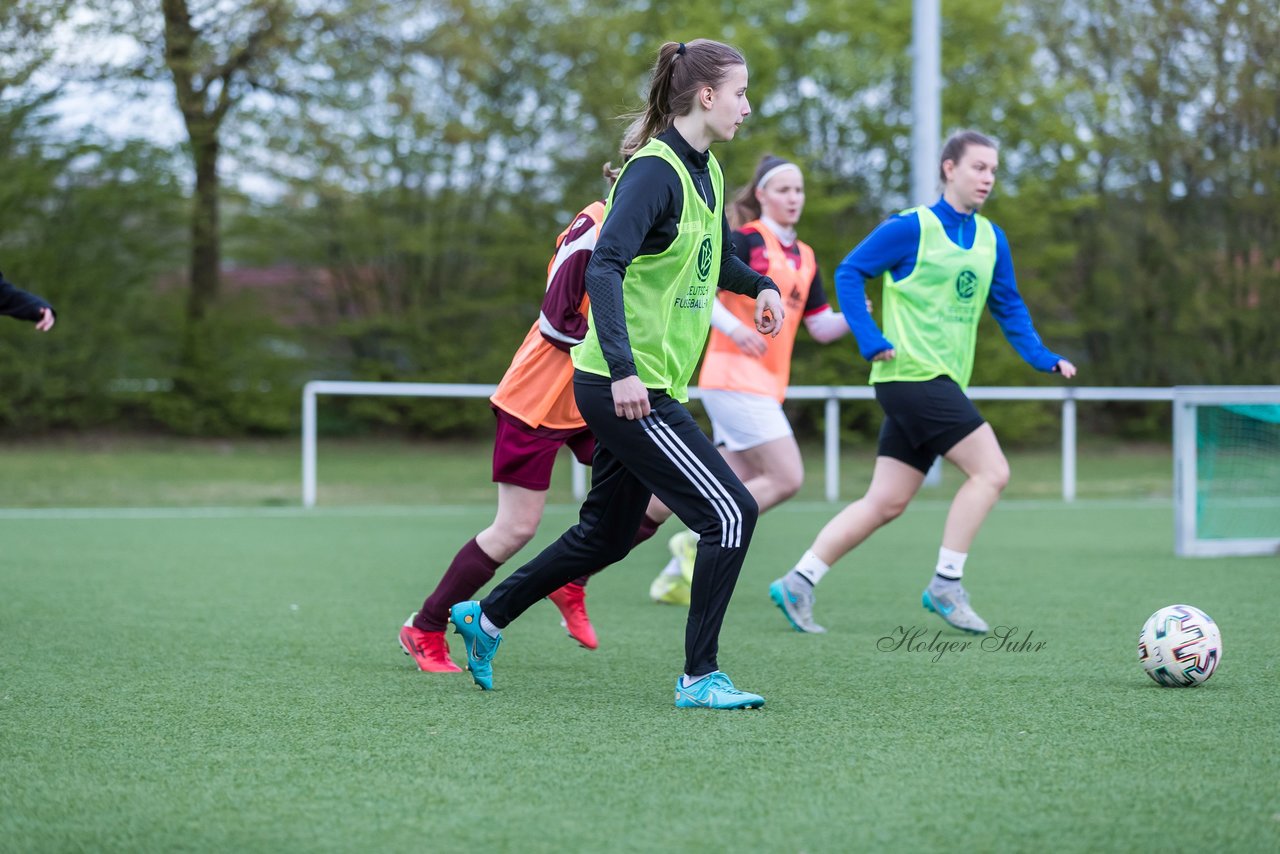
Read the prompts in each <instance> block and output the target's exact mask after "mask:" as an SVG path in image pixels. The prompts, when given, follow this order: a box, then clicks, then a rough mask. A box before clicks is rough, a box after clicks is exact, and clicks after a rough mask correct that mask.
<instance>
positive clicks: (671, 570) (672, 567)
mask: <svg viewBox="0 0 1280 854" xmlns="http://www.w3.org/2000/svg"><path fill="white" fill-rule="evenodd" d="M660 574H661V575H680V558H678V557H673V558H672V559H671V560H669V561H667V565H666V566H664V567H663V568H662V572H661V573H660Z"/></svg>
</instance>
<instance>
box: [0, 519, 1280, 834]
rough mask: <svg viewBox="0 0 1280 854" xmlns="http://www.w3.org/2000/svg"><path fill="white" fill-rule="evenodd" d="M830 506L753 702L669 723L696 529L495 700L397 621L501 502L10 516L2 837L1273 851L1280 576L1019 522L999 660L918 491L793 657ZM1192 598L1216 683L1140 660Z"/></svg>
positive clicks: (741, 596) (544, 621) (532, 650)
mask: <svg viewBox="0 0 1280 854" xmlns="http://www.w3.org/2000/svg"><path fill="white" fill-rule="evenodd" d="M573 509H574V508H572V507H568V506H564V505H558V506H555V507H553V508H551V510H550V512H549V513H548V518H547V519H546V520H545V522H544V524H543V527H542V529H541V530H540V531H539V535H538V537H537V539H536V540H535V543H534V544H533V545H531V546H530V547H529V549H527V550H526V551H525V552H523V553H522V555H521V556H520V557H528V556H531V555H532V554H533V553H534V549H535V548H536V547H540V546H541V545H543V544H545V543H546V542H548V541H549V540H550V539H552V538H554V537H555V536H556V535H558V533H559V532H560V531H561V530H562V529H563V528H564V527H565V526H566V525H567V524H569V523H570V522H571V521H572V519H573ZM834 509H835V508H834V507H832V506H830V505H827V504H823V503H815V502H793V503H790V504H787V505H783V506H782V507H779V508H777V509H776V510H774V511H772V512H770V513H769V514H767V515H766V516H764V517H763V518H762V520H761V523H760V527H759V529H758V531H757V535H756V539H755V542H754V543H753V545H752V547H751V551H750V554H749V556H748V559H747V563H746V566H745V568H744V570H743V575H742V578H741V581H740V584H739V588H738V592H737V594H736V595H735V597H734V600H733V602H732V604H731V606H730V610H729V614H728V618H727V621H726V624H725V628H724V632H723V634H722V636H721V644H720V648H721V655H720V664H721V666H722V667H723V668H724V669H725V670H726V671H727V672H728V673H729V674H730V675H731V676H732V677H733V679H734V680H735V681H736V682H737V683H738V684H739V685H740V686H741V687H743V688H745V689H748V690H751V691H755V692H758V693H761V694H763V695H764V696H765V697H766V699H767V703H766V706H765V708H764V709H762V710H759V711H742V712H710V711H705V710H678V709H675V708H674V707H673V705H672V696H673V685H674V681H675V678H676V677H677V676H678V675H679V672H680V669H681V664H682V637H683V624H684V611H683V609H678V608H672V607H665V606H657V605H653V604H651V603H650V602H649V601H648V599H647V596H646V591H647V587H648V584H649V581H650V580H651V578H652V576H653V574H654V573H655V572H656V571H657V569H658V568H659V567H660V566H661V564H662V563H663V562H665V555H666V552H665V537H666V535H668V534H670V533H672V532H674V530H675V528H670V529H669V530H667V529H664V530H663V531H662V532H661V533H660V536H659V537H658V538H656V539H655V540H653V541H650V542H649V543H646V544H644V545H642V546H641V547H640V548H639V549H637V551H636V552H634V553H633V554H632V555H631V556H630V557H629V558H628V559H627V560H626V561H624V562H623V563H621V564H619V565H618V566H616V567H614V568H612V569H610V570H609V571H607V572H605V573H604V574H602V575H600V576H598V577H597V578H595V579H594V580H593V581H592V583H591V585H590V588H589V597H588V603H589V607H590V609H591V613H592V616H593V618H594V621H595V624H596V626H597V629H598V631H599V633H600V637H601V648H600V649H599V650H598V651H595V652H588V651H585V650H583V649H580V648H578V647H577V646H576V645H574V644H573V643H572V642H571V641H569V640H568V639H567V638H566V637H565V635H564V634H563V632H562V630H561V629H560V627H559V625H558V622H557V619H556V614H555V611H554V608H553V607H552V606H551V605H550V604H549V603H540V604H539V605H537V606H535V607H534V608H533V609H531V610H530V611H529V612H528V613H527V614H525V616H524V617H523V618H521V619H520V620H518V621H517V622H516V623H514V624H513V625H512V626H510V627H509V628H508V630H507V632H506V638H505V640H504V642H503V645H502V648H501V650H500V651H499V653H498V657H497V659H496V661H495V667H494V670H495V690H494V691H492V692H488V693H484V692H481V691H479V690H478V689H476V688H475V687H474V686H473V685H472V684H471V682H470V679H469V677H468V676H467V675H466V674H451V675H436V674H422V673H418V672H417V671H416V670H414V669H413V667H412V666H411V664H410V662H409V659H407V658H406V657H405V656H404V655H402V654H401V652H400V650H399V648H398V646H397V644H396V631H397V629H398V626H399V624H400V623H401V622H402V621H403V620H404V618H405V617H406V616H407V615H408V614H409V612H410V611H412V610H414V609H415V608H416V607H417V606H418V604H419V603H420V602H421V600H422V598H423V596H424V595H425V594H426V593H427V592H428V591H429V589H430V587H431V586H432V585H433V584H434V582H435V580H436V578H437V577H438V575H439V573H440V572H441V571H442V570H443V568H444V566H445V565H446V563H447V562H448V560H449V558H450V557H451V556H452V554H453V553H454V551H455V550H456V549H457V548H458V546H460V545H461V544H462V542H463V541H465V539H466V538H467V537H468V536H470V535H471V534H472V533H474V532H475V531H476V530H479V529H480V528H482V527H483V526H485V525H486V524H487V523H488V521H489V520H490V518H491V513H492V510H491V508H489V507H486V506H483V505H480V506H472V507H444V506H442V507H436V508H425V507H424V508H421V509H395V508H387V509H378V508H363V509H362V508H354V509H320V510H318V511H313V512H311V513H302V512H300V511H294V510H289V509H284V508H281V509H276V510H272V509H269V508H268V509H262V510H256V511H255V510H243V511H223V512H208V513H204V512H200V511H192V513H191V514H190V516H184V515H182V514H181V513H178V512H157V513H149V512H145V511H135V512H133V513H112V512H107V511H103V512H100V513H96V514H95V513H58V512H40V511H31V512H26V513H24V512H18V511H10V512H9V513H8V514H6V515H0V537H2V538H3V543H4V547H3V551H2V552H0V850H4V851H23V852H26V851H79V850H90V851H130V852H134V851H271V852H279V851H306V852H315V851H415V850H417V851H437V850H465V851H483V850H489V851H495V850H496V851H507V850H509V851H522V852H524V851H548V852H550V851H650V850H671V851H685V850H698V851H707V850H710V851H720V850H753V851H805V852H818V851H866V850H883V851H890V850H891V851H948V852H954V851H960V850H970V851H1044V850H1050V849H1053V850H1060V851H1135V850H1147V849H1152V848H1157V847H1164V846H1175V845H1176V846H1179V847H1181V846H1185V845H1193V846H1194V847H1195V848H1197V849H1198V850H1207V851H1275V850H1277V849H1280V727H1278V726H1277V721H1280V683H1278V677H1280V669H1278V668H1277V665H1276V662H1275V653H1274V650H1275V639H1274V637H1273V636H1272V635H1271V631H1272V629H1273V628H1274V625H1275V619H1274V615H1275V608H1276V604H1277V602H1280V595H1278V594H1280V562H1278V561H1277V560H1276V559H1274V558H1251V559H1220V560H1180V559H1177V558H1174V557H1173V556H1172V549H1171V543H1172V530H1171V528H1172V523H1171V511H1170V508H1169V506H1168V504H1167V502H1154V503H1147V502H1119V501H1116V502H1081V503H1078V504H1076V505H1073V506H1067V505H1062V504H1059V503H1055V502H1028V501H1018V500H1011V501H1007V502H1005V503H1003V504H1002V505H1001V506H1000V507H999V508H998V509H997V510H996V511H995V513H994V515H993V516H992V517H991V519H990V520H989V522H988V524H987V526H986V528H985V529H984V530H983V532H982V535H981V537H980V540H979V542H978V544H977V545H976V546H975V548H974V550H973V556H972V557H971V559H970V562H969V566H968V572H967V578H966V583H967V585H968V587H969V589H970V592H971V594H972V597H973V601H974V604H975V606H976V607H977V609H978V611H979V612H980V613H981V614H983V615H984V616H985V617H987V618H988V619H989V620H990V621H991V622H992V624H993V625H996V626H1010V627H1012V626H1016V627H1017V633H1016V634H1015V635H1014V636H1013V637H1014V639H1015V640H1028V641H1030V643H1029V644H1028V645H1027V647H1025V648H1023V649H1020V650H1009V649H1002V650H991V649H986V650H984V649H983V648H982V646H981V642H980V641H976V640H975V639H971V638H969V637H967V636H964V635H960V634H958V633H955V632H952V631H949V630H947V629H945V628H944V627H943V624H942V623H941V621H939V620H938V619H937V617H935V616H933V615H930V614H927V613H925V612H924V611H923V610H922V609H921V608H920V603H919V596H920V590H921V588H922V587H923V585H924V583H925V582H926V581H927V579H928V576H929V573H930V571H931V568H932V563H933V558H934V557H935V554H936V548H937V537H938V532H939V530H940V527H941V524H942V520H943V516H944V514H945V509H946V508H945V504H943V503H941V502H939V501H936V500H933V499H930V498H925V499H924V500H922V501H921V502H919V503H917V505H915V506H913V507H912V508H911V509H910V510H909V511H908V512H907V514H906V515H904V516H903V517H902V518H901V519H900V520H898V521H897V522H895V523H894V524H893V525H891V526H889V527H888V528H886V529H884V530H883V531H881V532H879V533H878V534H877V535H876V536H875V537H873V538H872V539H871V540H870V541H869V542H868V543H866V544H865V545H864V547H863V548H861V549H859V550H858V551H857V552H855V553H854V555H852V556H851V557H849V558H846V560H845V561H843V562H841V563H840V564H838V565H837V566H836V568H835V569H834V570H833V571H832V572H831V574H830V575H828V576H827V578H826V579H825V580H824V581H823V583H822V584H821V585H820V587H819V589H818V606H817V611H816V616H817V618H818V620H819V622H821V623H823V624H824V625H826V626H827V627H828V629H829V630H830V631H829V633H828V634H825V635H820V636H810V635H800V634H797V633H795V632H792V631H791V630H790V629H789V628H788V627H787V625H786V623H785V621H784V620H783V618H782V617H781V615H780V614H779V613H778V612H777V610H776V609H775V608H774V607H773V605H772V604H771V603H770V602H769V600H768V597H767V594H766V588H767V586H768V583H769V582H770V581H771V580H772V579H773V578H774V577H776V576H777V575H779V574H780V573H781V572H782V571H783V570H784V569H785V568H787V567H788V566H789V565H790V563H791V562H792V561H793V560H794V559H795V558H796V557H797V556H798V555H799V554H800V552H801V551H802V550H803V549H804V548H805V547H806V546H807V545H808V544H809V542H810V541H811V539H812V537H813V535H814V533H815V532H816V531H817V530H818V529H819V528H820V527H821V525H822V524H823V523H824V522H825V521H826V520H827V519H828V518H829V517H830V515H831V514H832V512H833V511H834ZM516 563H518V559H517V562H513V563H512V564H510V565H509V566H508V567H507V568H505V569H503V570H500V575H504V574H505V573H506V572H507V571H508V570H509V569H513V568H515V566H516ZM1176 602H1185V603H1189V604H1193V605H1196V606H1198V607H1200V608H1202V609H1204V610H1206V611H1207V612H1208V613H1209V614H1211V615H1212V616H1213V617H1214V618H1215V619H1216V620H1217V621H1218V623H1219V624H1220V626H1221V629H1222V635H1223V638H1224V650H1225V652H1224V660H1223V663H1222V665H1221V667H1220V668H1219V669H1218V672H1217V673H1216V674H1215V675H1214V677H1213V678H1212V679H1211V680H1210V681H1209V683H1208V684H1206V685H1205V686H1203V687H1201V688H1197V689H1189V690H1177V689H1164V688H1160V687H1158V686H1156V685H1155V683H1154V682H1152V681H1151V680H1149V679H1148V678H1147V677H1146V676H1145V675H1144V674H1143V673H1142V671H1141V669H1140V667H1139V665H1138V663H1137V658H1136V639H1137V633H1138V630H1139V629H1140V628H1141V626H1142V623H1143V621H1144V620H1145V619H1146V617H1147V616H1148V615H1149V614H1150V613H1151V612H1152V611H1154V610H1156V608H1158V607H1160V606H1163V605H1168V604H1172V603H1176ZM916 629H921V630H924V634H923V635H922V636H920V637H919V638H918V639H917V641H916V643H917V644H923V645H925V646H927V643H928V642H929V641H933V642H934V648H933V649H932V650H930V649H927V648H925V649H920V648H916V649H914V650H908V649H906V648H905V645H903V646H898V647H897V648H894V644H895V641H896V639H898V638H900V637H901V633H902V632H904V631H905V632H913V631H914V630H916ZM939 629H941V630H942V631H941V634H940V635H938V634H936V633H937V632H938V630H939ZM885 638H888V639H890V640H888V641H885V640H883V639H885ZM965 641H969V642H970V644H971V646H969V647H968V648H965V649H958V648H956V647H949V648H948V649H947V650H945V651H943V652H942V653H941V654H939V651H938V649H939V647H938V644H939V643H942V642H953V643H956V644H959V643H963V642H965ZM1036 644H1042V646H1040V647H1038V648H1037V647H1036ZM991 645H992V644H991V643H988V646H991ZM453 648H454V652H455V659H457V658H459V657H460V655H459V653H460V645H459V644H458V642H457V640H456V639H455V640H454V641H453Z"/></svg>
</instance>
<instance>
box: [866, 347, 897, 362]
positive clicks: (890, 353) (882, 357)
mask: <svg viewBox="0 0 1280 854" xmlns="http://www.w3.org/2000/svg"><path fill="white" fill-rule="evenodd" d="M897 355H898V351H897V350H892V349H890V350H881V351H880V352H879V353H876V354H875V355H874V356H872V357H871V361H873V362H891V361H893V357H894V356H897Z"/></svg>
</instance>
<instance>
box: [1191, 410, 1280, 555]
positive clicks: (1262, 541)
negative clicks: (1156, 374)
mask: <svg viewBox="0 0 1280 854" xmlns="http://www.w3.org/2000/svg"><path fill="white" fill-rule="evenodd" d="M1231 404H1280V385H1272V386H1243V385H1242V386H1177V387H1175V388H1174V389H1173V480H1174V484H1173V486H1174V488H1173V513H1174V517H1173V518H1174V551H1175V552H1176V553H1177V554H1178V556H1179V557H1248V556H1257V555H1280V537H1259V538H1236V539H1212V540H1209V539H1203V538H1201V537H1200V536H1199V531H1198V527H1197V526H1198V521H1199V519H1198V516H1197V513H1196V486H1197V484H1198V482H1199V481H1198V472H1197V467H1198V459H1197V453H1196V451H1197V447H1196V439H1197V436H1196V411H1197V410H1198V409H1199V407H1201V406H1226V405H1231Z"/></svg>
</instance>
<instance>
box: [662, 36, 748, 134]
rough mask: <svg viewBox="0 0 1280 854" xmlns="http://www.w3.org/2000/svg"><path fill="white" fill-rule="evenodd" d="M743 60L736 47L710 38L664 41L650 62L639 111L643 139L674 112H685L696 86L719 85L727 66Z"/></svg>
mask: <svg viewBox="0 0 1280 854" xmlns="http://www.w3.org/2000/svg"><path fill="white" fill-rule="evenodd" d="M746 64H747V61H746V59H744V58H743V56H742V54H741V53H740V52H739V51H738V50H737V49H736V48H733V47H730V46H729V45H727V44H723V43H721V42H717V41H712V40H711V39H694V40H693V41H691V42H689V43H688V44H685V43H683V42H667V43H666V44H664V45H663V46H662V47H661V48H660V49H659V50H658V59H657V61H656V62H654V64H653V74H652V76H651V77H650V79H649V97H648V99H647V100H646V102H645V107H644V110H643V111H642V112H641V113H640V114H639V118H640V122H641V134H642V136H643V138H644V139H645V141H648V140H649V139H650V138H651V137H655V136H657V135H658V134H660V133H662V132H663V131H664V130H666V129H667V128H669V127H671V121H672V120H673V119H674V118H675V117H676V116H683V115H687V114H688V113H689V112H690V111H691V110H692V109H693V102H694V98H696V97H697V94H698V90H699V89H701V88H702V87H703V86H711V87H715V86H718V85H720V82H721V81H722V80H724V78H725V76H726V75H727V73H728V70H729V68H731V67H733V66H735V65H746Z"/></svg>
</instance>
